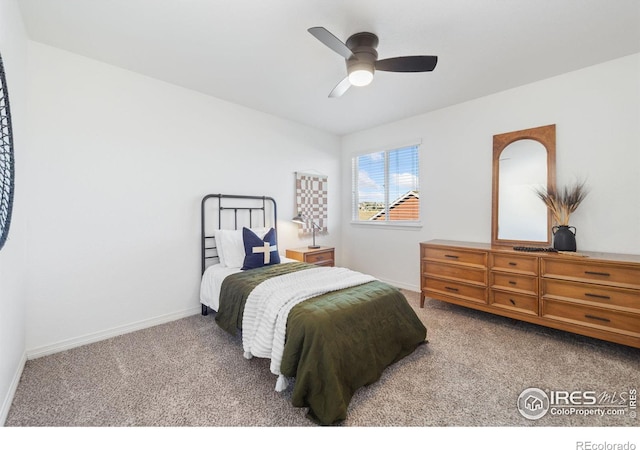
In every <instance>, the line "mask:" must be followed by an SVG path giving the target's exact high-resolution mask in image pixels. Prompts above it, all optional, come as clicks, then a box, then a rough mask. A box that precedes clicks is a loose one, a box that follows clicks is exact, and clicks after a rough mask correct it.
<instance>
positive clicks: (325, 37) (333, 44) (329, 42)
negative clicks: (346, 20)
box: [307, 27, 353, 59]
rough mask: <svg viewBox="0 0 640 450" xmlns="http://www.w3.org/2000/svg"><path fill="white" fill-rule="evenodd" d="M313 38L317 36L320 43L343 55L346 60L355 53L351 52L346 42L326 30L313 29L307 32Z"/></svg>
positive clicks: (320, 28) (321, 28)
mask: <svg viewBox="0 0 640 450" xmlns="http://www.w3.org/2000/svg"><path fill="white" fill-rule="evenodd" d="M307 31H308V32H309V33H311V34H312V35H313V36H315V37H316V38H317V39H318V40H319V41H320V42H322V43H323V44H324V45H326V46H327V47H329V48H330V49H331V50H333V51H334V52H336V53H338V54H339V55H342V57H344V58H345V59H349V58H351V57H352V56H353V52H352V51H351V50H349V47H347V46H346V44H345V43H344V42H342V41H341V40H340V39H338V38H337V37H335V36H334V35H333V34H331V33H330V32H329V31H327V29H326V28H323V27H313V28H309V29H308V30H307Z"/></svg>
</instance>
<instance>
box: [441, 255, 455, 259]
mask: <svg viewBox="0 0 640 450" xmlns="http://www.w3.org/2000/svg"><path fill="white" fill-rule="evenodd" d="M444 257H445V258H452V259H458V258H459V256H458V255H444Z"/></svg>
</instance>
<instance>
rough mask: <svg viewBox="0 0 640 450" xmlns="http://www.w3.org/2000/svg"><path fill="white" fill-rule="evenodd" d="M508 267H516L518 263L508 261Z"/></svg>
mask: <svg viewBox="0 0 640 450" xmlns="http://www.w3.org/2000/svg"><path fill="white" fill-rule="evenodd" d="M509 265H510V266H517V265H518V263H514V262H511V261H509Z"/></svg>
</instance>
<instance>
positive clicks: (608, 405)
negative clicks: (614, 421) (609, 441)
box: [518, 388, 638, 420]
mask: <svg viewBox="0 0 640 450" xmlns="http://www.w3.org/2000/svg"><path fill="white" fill-rule="evenodd" d="M637 393H638V391H637V389H636V388H630V389H628V390H626V391H620V392H619V391H613V392H608V391H602V392H596V391H581V390H575V391H563V390H546V391H544V390H542V389H538V388H527V389H525V390H524V391H522V393H521V394H520V395H519V396H518V411H519V412H520V414H521V415H522V416H523V417H525V418H526V419H529V420H538V419H540V418H542V417H544V416H546V415H547V414H551V415H553V416H569V415H581V416H623V417H629V418H632V419H635V418H636V417H637Z"/></svg>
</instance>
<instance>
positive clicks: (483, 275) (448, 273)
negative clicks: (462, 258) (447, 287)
mask: <svg viewBox="0 0 640 450" xmlns="http://www.w3.org/2000/svg"><path fill="white" fill-rule="evenodd" d="M422 274H423V275H427V276H432V277H438V278H446V279H448V280H454V281H456V280H459V281H463V282H466V283H473V284H479V285H482V286H486V285H487V271H486V270H485V269H476V268H473V267H465V266H458V265H455V264H442V263H437V262H431V261H422Z"/></svg>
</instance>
